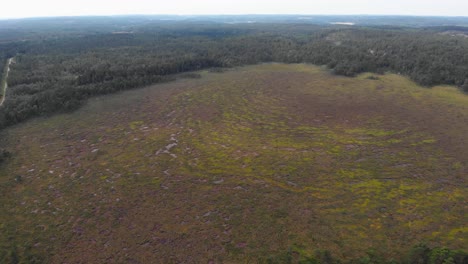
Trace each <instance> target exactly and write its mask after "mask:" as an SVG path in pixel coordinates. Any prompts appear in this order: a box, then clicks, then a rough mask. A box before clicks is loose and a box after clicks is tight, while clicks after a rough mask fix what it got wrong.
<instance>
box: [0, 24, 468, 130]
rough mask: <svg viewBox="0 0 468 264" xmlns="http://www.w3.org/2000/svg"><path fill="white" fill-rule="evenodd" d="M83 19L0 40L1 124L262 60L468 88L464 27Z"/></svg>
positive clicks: (264, 61) (467, 42) (339, 73)
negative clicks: (2, 68)
mask: <svg viewBox="0 0 468 264" xmlns="http://www.w3.org/2000/svg"><path fill="white" fill-rule="evenodd" d="M85 25H86V26H83V28H82V30H81V31H77V32H79V33H76V34H67V33H65V32H66V29H67V28H62V29H60V30H58V29H56V28H55V27H52V26H50V25H48V26H49V30H48V31H44V32H46V33H43V34H38V35H32V34H29V35H28V34H26V35H24V37H25V38H24V39H22V38H21V37H20V36H16V37H14V38H12V39H10V40H8V41H3V42H1V43H0V62H1V63H2V65H5V63H6V61H7V59H8V58H11V57H14V58H15V63H14V64H12V65H11V72H10V75H9V77H8V90H7V93H6V100H5V103H4V105H3V106H2V107H1V108H0V128H3V127H6V126H10V125H13V124H17V123H19V122H21V121H23V120H26V119H28V118H31V117H35V116H41V115H49V114H52V113H56V112H64V111H70V110H74V109H76V108H78V107H79V106H80V105H82V104H83V103H84V102H85V101H86V99H87V98H89V97H92V96H96V95H102V94H108V93H113V92H117V91H121V90H126V89H132V88H136V87H142V86H147V85H150V84H154V83H159V82H166V81H170V80H174V79H176V78H179V77H196V74H195V75H194V74H189V75H187V74H185V75H184V74H182V73H187V72H193V71H198V70H202V69H213V68H215V69H217V68H225V67H236V66H241V65H249V64H258V63H268V62H283V63H310V64H316V65H324V66H327V67H328V68H329V69H330V70H331V71H332V72H333V73H335V74H337V75H344V76H355V75H356V74H359V73H362V72H374V73H385V72H393V73H398V74H403V75H406V76H409V77H410V78H411V79H412V80H414V81H415V82H417V83H418V84H421V85H424V86H428V87H430V86H433V85H440V84H447V85H455V86H458V87H460V88H461V89H463V90H464V91H466V92H468V38H467V37H466V35H465V33H466V28H464V27H433V28H431V27H426V28H414V27H411V28H410V27H388V26H387V27H385V26H366V27H364V26H355V27H349V26H335V25H313V24H298V23H241V24H226V23H214V22H195V23H187V22H172V23H171V22H154V23H151V24H144V25H139V26H131V25H128V26H126V27H124V26H122V25H121V24H118V25H119V28H123V29H124V30H118V31H117V30H116V28H117V27H115V26H113V27H104V28H97V29H96V30H94V31H92V30H90V31H88V32H89V33H86V31H85V29H89V27H90V25H89V24H85ZM45 27H46V28H47V25H46V26H45ZM19 35H21V34H19ZM181 74H182V75H181Z"/></svg>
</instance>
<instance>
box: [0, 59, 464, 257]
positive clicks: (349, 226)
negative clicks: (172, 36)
mask: <svg viewBox="0 0 468 264" xmlns="http://www.w3.org/2000/svg"><path fill="white" fill-rule="evenodd" d="M2 139H3V141H4V142H3V144H4V145H5V146H6V148H7V149H8V150H10V151H11V152H12V156H13V157H12V158H11V159H10V160H8V161H7V162H6V163H5V164H3V165H2V167H1V168H0V191H1V196H0V197H1V204H2V210H0V232H1V234H2V236H1V237H0V249H1V252H0V254H1V255H0V257H6V256H9V257H8V258H10V259H11V258H12V256H13V257H14V256H18V258H24V259H28V258H29V260H32V259H34V258H36V259H40V258H42V259H43V260H46V261H47V262H50V263H180V262H184V263H239V262H240V263H243V262H253V263H255V262H260V263H262V262H265V261H267V259H268V258H269V257H273V258H274V257H275V256H276V255H278V254H280V253H281V252H284V251H287V250H288V249H291V248H293V249H294V250H295V251H298V252H300V253H301V254H303V255H308V254H312V253H313V252H314V251H316V250H329V251H330V252H332V254H333V255H334V256H335V257H337V258H341V259H351V258H356V257H360V256H363V255H364V254H365V252H366V251H367V250H369V249H374V250H376V251H377V252H379V253H381V254H383V255H385V256H387V257H388V258H395V259H399V258H400V257H401V255H402V254H403V252H408V250H409V249H410V248H411V247H412V246H413V245H415V244H417V243H419V242H425V243H427V244H429V245H431V246H447V247H450V248H458V249H465V250H466V249H467V245H468V243H467V231H468V228H467V227H466V219H467V203H466V197H467V188H466V176H467V172H468V142H467V139H468V96H466V95H463V94H461V93H460V92H459V91H458V90H457V89H455V88H453V87H433V88H432V89H426V88H422V87H419V86H417V85H415V84H414V83H413V82H411V81H410V80H408V79H407V78H404V77H402V76H398V75H390V74H389V75H379V76H375V75H371V74H364V75H360V76H358V77H356V78H345V77H338V76H334V75H331V74H330V73H328V72H327V71H325V70H324V69H322V68H319V67H315V66H309V65H303V64H299V65H283V64H265V65H258V66H249V67H244V68H238V69H233V70H230V71H227V72H225V73H206V72H204V73H202V78H201V79H196V80H180V81H176V82H173V83H168V84H162V85H157V86H153V87H148V88H144V89H138V90H133V91H128V92H123V93H120V94H117V95H110V96H105V97H99V98H95V99H92V100H90V102H89V103H88V104H87V105H86V106H85V107H83V108H82V109H80V110H78V111H76V112H74V113H72V114H65V115H57V116H53V117H50V118H42V119H35V120H32V121H30V122H27V123H24V124H21V125H18V126H16V127H13V128H10V129H7V130H5V131H3V132H2Z"/></svg>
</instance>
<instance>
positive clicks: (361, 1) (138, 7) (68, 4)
mask: <svg viewBox="0 0 468 264" xmlns="http://www.w3.org/2000/svg"><path fill="white" fill-rule="evenodd" d="M3 7H4V8H2V10H0V19H16V18H39V17H68V16H118V15H194V16H199V15H381V16H450V17H457V16H458V17H468V1H467V2H461V1H457V0H446V1H440V0H428V1H419V0H417V1H403V0H394V1H391V2H389V1H383V0H376V1H369V0H349V1H343V0H328V1H325V0H319V1H305V0H290V1H287V2H286V3H285V1H279V0H272V1H266V0H259V1H256V2H255V3H252V2H251V1H247V0H238V1H234V0H219V1H215V0H205V1H197V2H195V1H188V0H173V1H171V2H169V3H168V2H167V1H151V0H135V1H132V2H129V1H123V0H116V1H112V2H110V1H101V2H97V1H92V0H82V1H59V0H43V1H31V0H18V1H14V2H13V1H9V2H6V3H4V4H3Z"/></svg>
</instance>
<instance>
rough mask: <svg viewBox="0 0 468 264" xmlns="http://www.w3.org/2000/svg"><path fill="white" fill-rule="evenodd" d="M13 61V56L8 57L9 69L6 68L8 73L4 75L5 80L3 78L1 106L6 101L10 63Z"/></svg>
mask: <svg viewBox="0 0 468 264" xmlns="http://www.w3.org/2000/svg"><path fill="white" fill-rule="evenodd" d="M12 62H13V58H9V59H8V62H7V66H6V67H7V69H6V73H5V76H4V77H3V80H2V100H1V101H0V106H2V105H3V103H4V102H5V98H6V90H7V88H8V82H7V81H8V73H9V72H10V65H11V63H12Z"/></svg>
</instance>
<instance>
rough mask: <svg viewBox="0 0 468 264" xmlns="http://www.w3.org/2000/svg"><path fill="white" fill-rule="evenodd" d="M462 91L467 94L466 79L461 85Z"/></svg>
mask: <svg viewBox="0 0 468 264" xmlns="http://www.w3.org/2000/svg"><path fill="white" fill-rule="evenodd" d="M462 90H463V91H464V92H465V93H468V79H465V82H464V83H463V85H462Z"/></svg>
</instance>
